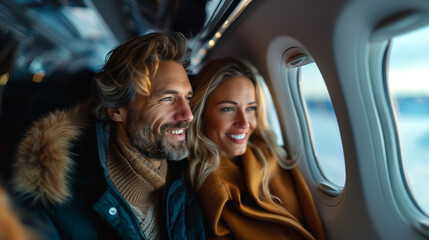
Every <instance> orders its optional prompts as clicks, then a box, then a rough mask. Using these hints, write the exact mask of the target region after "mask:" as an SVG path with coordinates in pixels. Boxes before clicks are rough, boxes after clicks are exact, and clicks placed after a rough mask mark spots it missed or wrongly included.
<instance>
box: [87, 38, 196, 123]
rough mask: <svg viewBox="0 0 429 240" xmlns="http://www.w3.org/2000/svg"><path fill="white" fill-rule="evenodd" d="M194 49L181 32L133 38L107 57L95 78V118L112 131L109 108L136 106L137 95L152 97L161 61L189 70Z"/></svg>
mask: <svg viewBox="0 0 429 240" xmlns="http://www.w3.org/2000/svg"><path fill="white" fill-rule="evenodd" d="M190 52H191V50H190V49H189V48H188V46H187V43H186V39H185V37H184V36H183V35H182V34H181V33H150V34H147V35H144V36H137V37H134V38H131V39H129V40H127V41H125V42H124V43H122V44H121V45H119V46H118V47H117V48H115V49H114V50H112V51H110V52H109V53H108V54H107V56H106V64H105V65H104V66H103V68H101V69H100V70H99V71H98V73H97V75H96V76H95V89H96V92H97V100H96V101H97V104H96V105H97V106H96V110H95V115H96V118H97V119H98V120H101V121H103V122H105V124H106V129H108V130H110V129H111V126H112V121H111V119H110V118H109V117H108V115H107V109H108V108H116V107H122V106H126V105H128V104H130V103H132V102H133V101H134V99H135V96H136V94H137V93H138V94H141V95H145V96H147V95H149V94H150V88H151V78H152V77H153V75H155V73H156V71H157V70H158V66H159V62H160V61H168V60H171V61H175V62H178V63H180V64H182V65H183V67H184V68H186V67H187V66H188V65H189V56H190Z"/></svg>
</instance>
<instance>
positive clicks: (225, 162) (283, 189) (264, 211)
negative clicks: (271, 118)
mask: <svg viewBox="0 0 429 240" xmlns="http://www.w3.org/2000/svg"><path fill="white" fill-rule="evenodd" d="M241 161H242V166H241V167H240V166H238V165H237V164H235V163H234V162H232V161H231V160H229V159H227V158H222V159H221V163H220V166H219V168H218V169H216V170H215V171H214V172H212V173H211V174H210V175H209V176H208V177H207V178H206V180H205V181H204V183H203V184H202V186H201V188H200V190H199V192H198V195H199V197H200V200H201V205H202V208H203V212H204V213H205V216H206V218H207V224H208V226H207V228H209V229H207V230H210V231H211V232H212V233H211V234H213V235H214V236H207V237H208V238H211V237H213V238H217V239H246V240H251V239H258V240H260V239H325V236H324V231H323V228H322V224H321V222H320V219H319V216H318V214H317V211H316V208H315V205H314V202H313V199H312V197H311V194H310V191H309V189H308V186H307V185H306V183H305V181H304V179H303V177H302V175H301V173H300V172H299V170H298V169H297V168H294V169H292V170H284V169H282V168H280V166H279V165H278V164H277V162H276V161H275V160H271V161H269V162H270V165H271V167H270V171H273V172H274V177H273V179H272V180H271V185H270V190H271V192H272V193H273V194H274V195H276V196H277V197H279V198H280V199H281V203H280V205H281V206H282V208H279V207H278V206H276V205H275V204H274V203H272V202H271V201H269V200H268V199H265V198H264V197H263V195H262V193H261V190H260V189H261V182H262V173H261V171H260V170H261V169H262V166H261V164H260V163H259V161H258V160H257V159H256V158H255V155H254V154H253V152H252V150H250V148H248V149H247V151H246V153H245V154H244V155H243V156H242V160H241ZM210 231H208V232H210Z"/></svg>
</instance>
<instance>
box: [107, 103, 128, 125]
mask: <svg viewBox="0 0 429 240" xmlns="http://www.w3.org/2000/svg"><path fill="white" fill-rule="evenodd" d="M107 115H108V116H109V117H110V119H112V121H114V122H126V120H127V110H126V109H125V108H124V107H119V108H108V109H107Z"/></svg>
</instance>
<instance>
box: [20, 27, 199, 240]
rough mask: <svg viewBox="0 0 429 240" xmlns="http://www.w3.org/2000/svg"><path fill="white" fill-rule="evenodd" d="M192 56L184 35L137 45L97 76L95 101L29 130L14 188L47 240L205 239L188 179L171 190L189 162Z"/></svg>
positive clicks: (139, 40)
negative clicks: (182, 163)
mask: <svg viewBox="0 0 429 240" xmlns="http://www.w3.org/2000/svg"><path fill="white" fill-rule="evenodd" d="M188 57H189V50H188V48H187V46H186V41H185V39H184V38H183V36H182V35H180V34H178V35H169V34H161V33H152V34H149V35H145V36H140V37H136V38H133V39H131V40H128V41H126V42H125V43H123V44H121V45H120V46H119V47H117V48H116V49H114V50H113V51H111V52H110V53H109V54H108V60H107V62H106V64H105V65H104V67H103V68H102V69H101V71H99V73H97V75H96V77H95V90H96V93H97V94H96V97H94V99H95V100H93V101H89V103H87V104H82V105H78V106H76V107H73V108H71V109H70V110H68V111H56V112H54V113H52V114H50V115H49V116H47V117H45V118H43V119H42V120H40V121H38V122H36V123H35V124H34V125H33V127H32V128H31V129H30V130H29V131H28V133H27V135H26V137H25V138H24V140H23V141H22V143H21V144H20V146H19V148H18V154H17V161H16V163H15V165H14V169H15V172H16V173H15V174H14V176H15V177H14V179H13V182H14V186H15V189H16V190H17V192H18V193H20V194H21V195H22V196H24V197H25V199H27V202H28V205H29V206H31V208H32V209H33V211H34V212H35V214H36V215H37V216H38V218H40V219H41V220H42V222H43V223H44V225H42V226H41V229H44V230H45V231H44V232H46V234H47V236H43V238H49V239H167V238H168V239H186V238H190V239H201V238H203V237H204V230H203V226H202V221H201V214H200V211H199V208H198V206H197V200H196V198H195V197H194V195H193V194H192V193H190V192H188V189H187V187H186V185H185V184H184V180H183V179H182V178H181V179H179V180H177V181H174V182H173V183H172V184H168V183H167V182H168V181H167V169H168V173H169V174H168V175H172V174H177V171H178V170H177V169H173V168H172V166H173V165H178V164H177V163H175V162H174V161H178V160H181V159H183V158H185V157H186V156H187V154H188V150H187V147H186V143H185V131H186V129H187V128H188V126H189V124H190V122H191V121H192V118H193V116H192V113H191V110H190V107H189V100H190V98H191V97H192V88H191V85H190V83H189V79H188V76H187V74H186V71H185V67H186V66H187V63H188V62H189V61H188ZM91 103H93V104H91ZM93 113H95V114H93ZM93 115H95V121H94V119H93V117H92V116H93ZM167 160H170V161H169V163H168V164H167ZM167 185H168V186H167ZM30 204H31V205H30Z"/></svg>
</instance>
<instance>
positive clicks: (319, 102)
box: [299, 63, 345, 186]
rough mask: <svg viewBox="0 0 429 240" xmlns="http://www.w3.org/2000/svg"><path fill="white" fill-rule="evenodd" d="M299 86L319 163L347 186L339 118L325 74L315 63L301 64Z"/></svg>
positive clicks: (330, 177)
mask: <svg viewBox="0 0 429 240" xmlns="http://www.w3.org/2000/svg"><path fill="white" fill-rule="evenodd" d="M299 71H300V78H299V81H300V84H299V86H300V88H301V94H302V97H303V99H304V100H305V101H304V102H305V105H306V109H307V120H308V122H309V123H310V128H311V129H310V132H311V134H312V141H313V149H314V152H315V155H316V159H317V161H318V164H319V167H320V169H321V171H322V173H323V174H324V176H325V178H326V179H327V180H329V181H330V182H332V183H334V184H336V185H338V186H344V184H345V164H344V153H343V146H342V143H341V137H340V131H339V128H338V122H337V118H336V115H335V112H334V108H333V106H332V102H331V98H330V96H329V93H328V90H327V88H326V85H325V82H324V81H323V77H322V75H321V74H320V71H319V69H318V68H317V65H316V64H315V63H311V64H307V65H304V66H301V67H299Z"/></svg>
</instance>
